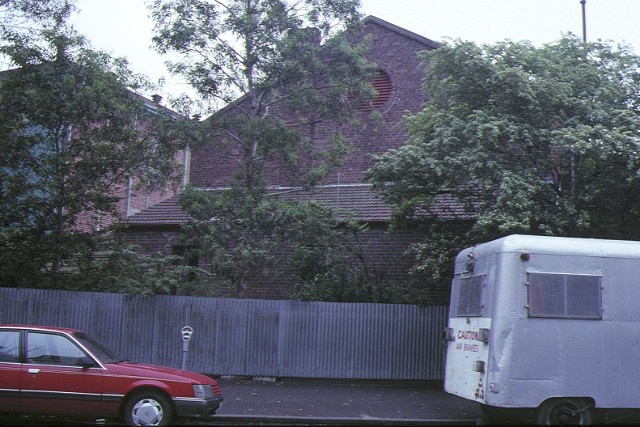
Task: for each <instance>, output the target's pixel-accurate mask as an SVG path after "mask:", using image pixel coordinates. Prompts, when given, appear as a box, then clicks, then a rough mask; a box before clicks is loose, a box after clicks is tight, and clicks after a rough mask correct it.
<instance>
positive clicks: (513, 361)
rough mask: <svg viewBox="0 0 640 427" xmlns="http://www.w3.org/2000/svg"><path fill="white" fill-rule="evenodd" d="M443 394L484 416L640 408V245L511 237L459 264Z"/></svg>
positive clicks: (475, 250)
mask: <svg viewBox="0 0 640 427" xmlns="http://www.w3.org/2000/svg"><path fill="white" fill-rule="evenodd" d="M444 335H445V340H446V345H447V353H446V365H445V366H446V367H445V382H444V387H445V390H446V391H447V392H449V393H452V394H455V395H457V396H460V397H463V398H466V399H470V400H474V401H476V402H479V403H480V404H481V405H482V407H483V410H484V411H485V414H486V415H489V416H495V415H496V414H497V415H498V416H499V415H500V414H501V413H503V412H504V411H509V412H513V411H514V409H516V408H530V409H533V410H535V412H534V414H535V421H536V422H537V423H538V424H563V423H568V424H589V423H590V422H591V421H592V414H593V413H594V411H593V410H594V409H597V408H640V371H639V369H638V363H637V362H636V356H637V355H638V354H640V242H632V241H614V240H599V239H579V238H561V237H543V236H524V235H512V236H508V237H504V238H501V239H498V240H494V241H491V242H488V243H483V244H479V245H477V246H474V247H472V248H467V249H465V250H463V251H462V252H460V254H459V255H458V256H457V257H456V261H455V272H454V279H453V284H452V294H451V306H450V313H449V324H448V327H447V329H446V330H445V334H444Z"/></svg>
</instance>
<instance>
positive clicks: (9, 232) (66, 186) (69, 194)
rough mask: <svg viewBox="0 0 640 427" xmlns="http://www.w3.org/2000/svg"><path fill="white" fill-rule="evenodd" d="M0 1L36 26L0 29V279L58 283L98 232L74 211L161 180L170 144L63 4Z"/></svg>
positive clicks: (98, 207)
mask: <svg viewBox="0 0 640 427" xmlns="http://www.w3.org/2000/svg"><path fill="white" fill-rule="evenodd" d="M2 6H3V7H5V8H8V9H7V10H6V11H5V12H6V13H8V16H11V17H15V16H16V15H15V14H16V13H18V12H19V13H18V15H19V16H20V17H21V18H24V19H32V20H33V19H35V20H37V22H38V23H39V24H35V23H34V24H33V26H32V31H31V32H28V31H26V32H25V31H23V30H24V25H26V24H25V23H24V22H23V21H20V22H19V25H13V26H11V25H4V26H3V27H2V29H3V39H2V46H1V47H0V53H1V54H3V55H5V57H6V58H8V59H9V60H10V61H11V64H12V65H13V66H14V67H15V68H14V69H12V70H9V71H5V72H4V73H3V74H2V76H0V116H1V117H2V122H1V123H0V149H1V150H2V152H3V156H2V158H1V160H0V203H2V212H1V213H0V248H1V251H0V275H1V277H2V280H3V285H4V286H61V285H60V284H59V283H58V284H56V282H59V281H60V280H63V281H64V280H66V279H65V277H68V276H69V275H70V270H69V268H65V264H67V265H68V264H69V262H72V261H74V260H77V259H78V257H81V256H88V255H90V254H91V253H92V252H93V251H94V249H95V248H96V245H97V244H98V242H99V240H100V239H101V235H100V233H84V232H80V231H78V227H77V221H78V218H79V217H80V216H82V215H89V214H92V215H93V214H95V213H100V214H102V215H109V214H115V213H116V210H115V208H116V203H117V201H118V197H116V189H117V188H118V186H119V185H121V184H122V183H124V182H126V180H127V178H129V177H140V178H141V182H142V183H144V184H148V185H149V186H154V185H163V184H164V182H165V180H166V179H169V178H170V177H171V175H172V173H173V172H174V171H173V167H172V164H173V157H174V153H175V149H176V148H178V144H179V143H180V141H179V140H175V139H174V138H173V137H172V136H171V135H170V131H167V129H168V127H166V126H164V125H163V124H162V123H160V122H162V121H164V118H163V117H160V116H158V115H153V114H149V111H148V110H147V109H146V108H145V106H144V103H143V102H142V100H141V98H140V97H139V96H137V95H135V93H134V91H135V90H136V89H140V88H141V85H143V84H144V82H145V79H144V78H143V77H141V76H138V75H135V74H133V73H131V72H130V70H129V69H128V67H127V63H126V61H124V60H122V59H114V58H111V57H110V56H109V55H107V54H105V53H101V52H97V51H95V50H93V49H91V48H90V47H89V46H88V44H87V42H86V41H85V40H84V38H83V37H81V36H80V35H78V34H76V33H75V32H74V31H73V29H72V28H70V27H69V26H68V25H67V24H66V18H67V17H68V13H69V11H70V9H69V2H67V1H55V0H51V1H48V2H29V1H17V2H8V3H6V4H2ZM12 7H13V8H15V9H12ZM59 7H62V12H60V9H59ZM7 11H8V12H7ZM23 33H24V34H23ZM143 123H146V124H143Z"/></svg>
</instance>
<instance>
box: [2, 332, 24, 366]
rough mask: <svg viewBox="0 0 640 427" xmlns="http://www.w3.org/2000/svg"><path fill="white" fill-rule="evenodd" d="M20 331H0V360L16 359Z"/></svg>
mask: <svg viewBox="0 0 640 427" xmlns="http://www.w3.org/2000/svg"><path fill="white" fill-rule="evenodd" d="M19 342H20V332H18V331H0V362H17V361H18V345H19V344H18V343H19Z"/></svg>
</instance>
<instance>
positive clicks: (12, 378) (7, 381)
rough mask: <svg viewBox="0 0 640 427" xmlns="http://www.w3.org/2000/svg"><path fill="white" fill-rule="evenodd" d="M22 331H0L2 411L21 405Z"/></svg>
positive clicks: (0, 402) (0, 400)
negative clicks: (19, 398) (19, 396)
mask: <svg viewBox="0 0 640 427" xmlns="http://www.w3.org/2000/svg"><path fill="white" fill-rule="evenodd" d="M19 349H20V331H19V330H13V329H0V411H10V410H12V409H14V408H16V406H17V405H18V404H19V400H18V393H19V391H20V359H19V357H20V352H19Z"/></svg>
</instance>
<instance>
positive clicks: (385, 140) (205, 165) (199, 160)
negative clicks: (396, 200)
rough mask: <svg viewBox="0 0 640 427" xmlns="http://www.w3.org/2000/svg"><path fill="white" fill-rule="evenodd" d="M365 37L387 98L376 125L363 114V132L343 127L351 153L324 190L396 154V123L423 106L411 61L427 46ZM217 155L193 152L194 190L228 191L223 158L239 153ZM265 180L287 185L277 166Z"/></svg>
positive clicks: (209, 150) (384, 35) (377, 29)
mask: <svg viewBox="0 0 640 427" xmlns="http://www.w3.org/2000/svg"><path fill="white" fill-rule="evenodd" d="M366 33H367V34H370V35H371V37H372V44H371V46H372V48H371V51H370V54H369V60H370V61H372V62H375V63H377V64H378V65H379V67H380V68H381V69H382V70H383V71H385V72H386V73H387V74H388V75H389V77H390V78H391V82H392V91H391V96H390V97H389V99H388V100H387V102H386V103H385V104H384V105H382V106H381V107H380V109H379V110H377V111H378V112H379V113H380V114H381V115H382V122H377V121H376V122H371V121H370V120H368V115H369V112H360V113H359V114H360V115H361V116H362V118H363V119H364V120H365V121H366V122H367V128H366V129H365V130H360V129H354V128H346V127H343V128H342V129H341V131H342V132H343V133H344V135H345V137H346V140H347V141H348V143H349V145H350V147H351V153H350V154H349V155H347V156H346V158H345V159H344V164H343V166H342V167H341V168H340V169H339V170H338V171H336V172H334V173H333V174H332V175H330V176H329V177H328V180H327V183H328V184H337V183H341V184H346V183H356V182H362V173H363V172H364V171H365V170H367V169H368V168H369V167H370V166H371V164H372V162H371V159H372V156H373V155H376V154H381V153H384V152H385V151H387V150H389V149H391V148H397V147H399V146H401V145H402V144H403V143H404V142H405V141H406V139H407V136H406V133H405V129H404V126H403V120H402V117H403V116H404V114H405V113H406V112H407V111H413V112H417V111H419V109H420V107H421V105H422V103H424V102H425V100H426V96H425V94H424V92H423V91H422V89H421V87H420V85H421V81H422V78H423V76H424V72H423V70H422V67H421V65H420V60H419V59H418V57H417V55H418V53H419V52H421V51H423V50H425V49H426V48H427V46H426V45H425V44H423V43H420V42H419V41H417V40H415V39H413V38H410V37H407V36H405V35H403V34H400V33H398V32H396V31H392V30H390V29H389V28H387V27H385V26H382V25H379V24H378V23H376V22H375V21H369V22H368V23H367V24H366ZM316 144H317V145H321V144H322V138H318V139H317V140H316ZM220 150H221V149H220V148H219V147H217V148H216V147H214V146H213V145H209V146H205V147H201V148H199V149H197V150H194V153H193V156H192V159H191V176H190V182H191V184H192V185H193V186H194V187H200V188H213V187H219V186H227V185H228V178H229V176H230V175H231V173H232V171H233V170H235V165H234V164H233V163H232V162H231V161H229V158H228V157H227V155H231V156H233V155H237V154H238V153H239V147H237V146H234V145H229V146H228V147H227V151H226V152H224V153H223V152H221V151H220ZM222 154H224V156H223V155H222ZM270 177H271V178H270V184H272V185H275V184H278V185H286V184H287V182H288V178H287V177H286V176H285V175H284V174H283V173H282V171H281V170H280V169H279V168H278V167H277V165H272V168H271V173H270Z"/></svg>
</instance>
